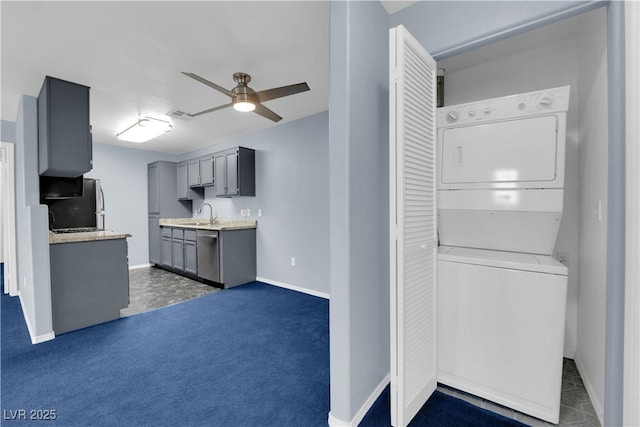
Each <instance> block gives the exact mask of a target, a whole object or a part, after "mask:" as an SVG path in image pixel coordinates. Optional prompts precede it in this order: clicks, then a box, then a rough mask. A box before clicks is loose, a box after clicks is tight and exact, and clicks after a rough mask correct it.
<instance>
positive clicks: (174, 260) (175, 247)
mask: <svg viewBox="0 0 640 427" xmlns="http://www.w3.org/2000/svg"><path fill="white" fill-rule="evenodd" d="M160 257H161V265H162V266H163V267H165V268H167V269H171V270H173V271H174V272H176V273H187V274H189V275H193V276H197V275H198V248H197V244H196V232H195V230H185V229H182V228H172V227H162V242H161V250H160Z"/></svg>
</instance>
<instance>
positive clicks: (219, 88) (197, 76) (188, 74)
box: [182, 71, 233, 96]
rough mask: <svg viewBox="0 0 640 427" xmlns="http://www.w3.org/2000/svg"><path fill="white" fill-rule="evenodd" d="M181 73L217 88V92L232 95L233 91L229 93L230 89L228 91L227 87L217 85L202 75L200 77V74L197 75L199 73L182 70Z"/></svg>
mask: <svg viewBox="0 0 640 427" xmlns="http://www.w3.org/2000/svg"><path fill="white" fill-rule="evenodd" d="M182 74H184V75H185V76H187V77H191V78H192V79H194V80H197V81H199V82H200V83H203V84H205V85H207V86H209V87H211V88H214V89H215V90H217V91H219V92H222V93H224V94H225V95H227V96H233V93H231V91H230V90H227V89H225V88H223V87H222V86H218V85H217V84H215V83H213V82H210V81H209V80H207V79H203V78H202V77H200V76H199V75H197V74H193V73H185V72H184V71H182Z"/></svg>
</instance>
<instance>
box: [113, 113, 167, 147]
mask: <svg viewBox="0 0 640 427" xmlns="http://www.w3.org/2000/svg"><path fill="white" fill-rule="evenodd" d="M171 128H172V124H171V122H167V121H164V120H159V119H154V118H152V117H143V118H141V119H139V120H138V121H137V122H136V123H134V124H133V125H131V126H129V127H128V128H126V129H124V130H123V131H120V132H117V133H116V138H117V139H119V140H121V141H128V142H135V143H139V144H140V143H143V142H147V141H149V140H151V139H153V138H157V137H158V136H160V135H162V134H164V133H167V132H169V131H170V130H171Z"/></svg>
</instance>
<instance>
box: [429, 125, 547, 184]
mask: <svg viewBox="0 0 640 427" xmlns="http://www.w3.org/2000/svg"><path fill="white" fill-rule="evenodd" d="M557 131H558V118H557V117H556V116H555V115H550V116H542V117H532V118H526V119H516V120H507V121H501V122H493V123H483V124H477V125H470V126H461V127H454V128H447V129H444V130H443V131H442V134H441V147H442V149H441V152H440V155H441V158H440V161H441V163H440V164H441V176H440V180H441V183H442V184H470V183H484V184H488V185H487V186H488V187H495V188H504V187H511V186H512V185H513V184H515V183H524V182H551V181H554V180H555V179H556V174H557V166H556V152H557Z"/></svg>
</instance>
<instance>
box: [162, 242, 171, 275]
mask: <svg viewBox="0 0 640 427" xmlns="http://www.w3.org/2000/svg"><path fill="white" fill-rule="evenodd" d="M160 264H161V265H162V266H164V267H168V268H171V267H173V240H171V238H170V237H163V238H162V242H161V243H160Z"/></svg>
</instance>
